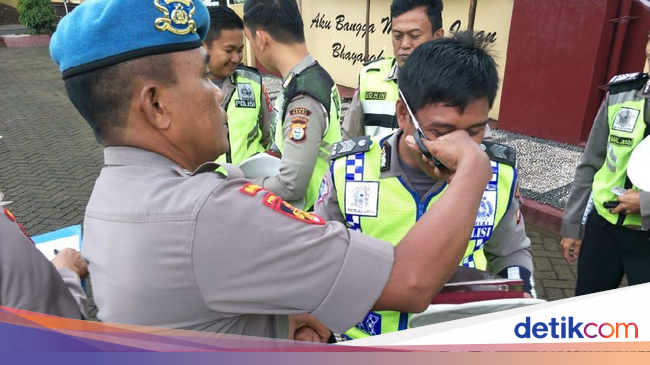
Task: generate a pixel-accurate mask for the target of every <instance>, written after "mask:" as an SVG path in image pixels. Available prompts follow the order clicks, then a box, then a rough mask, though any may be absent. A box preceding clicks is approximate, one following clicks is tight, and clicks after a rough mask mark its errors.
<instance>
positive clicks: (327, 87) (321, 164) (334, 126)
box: [271, 62, 341, 211]
mask: <svg viewBox="0 0 650 365" xmlns="http://www.w3.org/2000/svg"><path fill="white" fill-rule="evenodd" d="M285 85H286V86H284V89H283V93H282V95H281V97H279V98H278V99H277V100H276V101H275V112H276V114H275V118H274V122H273V126H272V127H271V133H272V139H273V141H274V144H275V146H276V147H277V148H278V150H279V151H280V152H283V150H284V130H283V122H284V118H285V116H286V114H287V110H286V109H287V105H288V104H289V102H290V101H291V99H293V97H294V96H296V95H298V94H306V95H309V96H311V97H312V98H314V99H315V100H316V101H318V102H319V103H320V104H321V105H323V107H324V108H325V110H327V112H328V115H329V120H328V124H327V128H326V130H325V132H324V135H323V136H322V138H321V143H320V146H319V151H318V158H317V159H316V165H315V166H314V171H313V172H312V175H311V179H310V180H309V185H308V187H307V191H306V193H305V210H306V211H307V210H310V209H311V208H312V207H313V206H314V203H316V199H317V198H318V191H319V188H320V184H321V181H323V176H325V173H326V172H327V167H328V166H329V163H330V151H331V150H332V144H334V143H336V142H339V141H340V140H341V121H340V118H341V98H340V97H339V91H338V88H337V86H336V83H334V80H332V78H331V77H330V75H329V74H328V73H327V71H325V69H323V68H322V67H321V66H320V65H319V64H318V62H316V63H314V64H313V65H311V66H309V67H308V68H306V69H305V70H303V71H302V72H301V73H299V74H298V75H292V76H290V78H289V79H288V80H287V81H285Z"/></svg>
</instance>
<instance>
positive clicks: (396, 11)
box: [390, 0, 443, 33]
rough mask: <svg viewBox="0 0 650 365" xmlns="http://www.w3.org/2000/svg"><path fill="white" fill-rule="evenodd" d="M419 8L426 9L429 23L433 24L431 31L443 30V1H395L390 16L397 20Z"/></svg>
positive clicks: (391, 6) (391, 5)
mask: <svg viewBox="0 0 650 365" xmlns="http://www.w3.org/2000/svg"><path fill="white" fill-rule="evenodd" d="M419 7H424V8H425V9H426V12H427V16H428V17H429V22H431V30H432V31H433V32H434V33H435V32H436V31H437V30H438V29H440V28H442V8H443V4H442V0H393V2H392V4H390V16H391V18H397V17H399V16H400V15H402V14H404V13H406V12H409V11H411V10H413V9H415V8H419Z"/></svg>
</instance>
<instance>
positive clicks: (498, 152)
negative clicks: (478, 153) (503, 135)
mask: <svg viewBox="0 0 650 365" xmlns="http://www.w3.org/2000/svg"><path fill="white" fill-rule="evenodd" d="M481 148H482V149H483V151H485V152H486V153H487V154H488V156H489V157H490V160H492V161H496V162H500V163H504V164H506V165H510V166H512V167H517V150H515V149H514V148H513V147H510V146H506V145H504V144H500V143H495V142H489V141H483V142H481Z"/></svg>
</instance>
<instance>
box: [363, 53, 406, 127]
mask: <svg viewBox="0 0 650 365" xmlns="http://www.w3.org/2000/svg"><path fill="white" fill-rule="evenodd" d="M394 62H395V59H394V58H386V59H383V60H379V61H375V62H372V63H370V64H368V65H367V66H365V67H364V68H363V69H362V70H361V73H360V74H359V99H360V101H361V107H362V108H363V113H364V122H363V124H364V127H365V132H366V134H367V135H370V136H384V135H386V134H387V133H390V132H393V131H395V129H396V128H397V120H396V119H395V102H396V101H397V99H398V96H399V93H398V88H397V82H395V81H394V80H386V78H387V77H388V76H389V74H390V72H391V70H392V68H393V65H394Z"/></svg>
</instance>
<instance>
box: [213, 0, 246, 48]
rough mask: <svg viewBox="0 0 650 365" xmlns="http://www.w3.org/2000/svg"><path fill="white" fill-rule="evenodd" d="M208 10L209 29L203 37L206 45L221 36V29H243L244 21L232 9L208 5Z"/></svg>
mask: <svg viewBox="0 0 650 365" xmlns="http://www.w3.org/2000/svg"><path fill="white" fill-rule="evenodd" d="M208 11H209V12H210V30H209V31H208V35H207V36H206V37H205V44H207V45H208V47H209V46H210V45H211V44H212V42H213V41H214V40H216V39H219V37H221V31H222V30H231V29H235V30H244V22H243V21H242V19H241V18H240V17H239V15H237V13H235V11H234V10H232V9H230V8H229V7H226V6H210V7H208Z"/></svg>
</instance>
